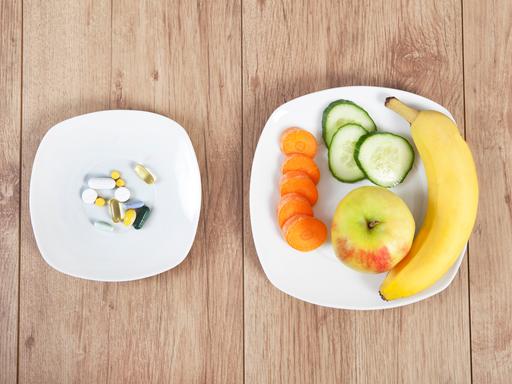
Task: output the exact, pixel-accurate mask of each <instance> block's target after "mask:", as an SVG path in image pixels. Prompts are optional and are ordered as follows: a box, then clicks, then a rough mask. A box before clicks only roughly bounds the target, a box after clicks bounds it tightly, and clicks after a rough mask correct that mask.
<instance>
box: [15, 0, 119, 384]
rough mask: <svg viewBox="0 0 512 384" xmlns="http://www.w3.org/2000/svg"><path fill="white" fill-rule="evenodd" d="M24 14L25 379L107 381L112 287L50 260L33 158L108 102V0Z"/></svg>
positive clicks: (42, 6) (40, 7)
mask: <svg viewBox="0 0 512 384" xmlns="http://www.w3.org/2000/svg"><path fill="white" fill-rule="evenodd" d="M23 13H24V14H23V25H24V30H23V41H24V47H23V75H24V77H23V101H22V102H23V128H22V130H23V135H22V137H23V140H22V148H23V151H22V152H23V156H22V167H23V169H22V205H21V207H22V212H21V215H22V217H21V229H22V232H21V272H20V273H21V281H20V341H19V343H20V351H19V353H20V355H19V381H20V382H21V383H35V382H40V383H70V382H91V383H93V382H94V383H98V382H105V381H106V379H107V373H108V369H107V368H108V348H109V346H108V345H107V343H106V340H107V339H108V324H109V321H108V317H109V314H110V312H111V311H112V310H111V309H110V307H109V305H110V302H109V300H108V295H107V293H108V291H109V289H110V287H109V286H107V285H106V284H100V283H94V282H87V281H83V280H79V279H74V278H71V277H68V276H66V275H64V274H61V273H59V272H57V271H55V270H53V269H52V268H50V267H49V266H48V265H47V264H46V263H45V262H44V260H43V259H42V258H41V256H40V254H39V251H38V250H37V246H36V244H35V241H34V237H33V233H32V228H31V224H30V218H29V209H28V196H29V179H30V173H31V167H32V162H33V158H34V155H35V152H36V149H37V146H38V145H39V142H40V140H41V138H42V137H43V135H44V134H45V133H46V131H47V130H48V129H49V128H50V127H51V126H52V125H54V124H55V123H57V122H59V121H61V120H64V119H66V118H69V117H71V116H74V115H78V114H82V113H87V112H91V111H95V110H100V109H107V108H108V106H109V96H110V1H92V0H90V1H82V2H69V1H65V0H58V1H32V0H28V1H25V3H24V7H23Z"/></svg>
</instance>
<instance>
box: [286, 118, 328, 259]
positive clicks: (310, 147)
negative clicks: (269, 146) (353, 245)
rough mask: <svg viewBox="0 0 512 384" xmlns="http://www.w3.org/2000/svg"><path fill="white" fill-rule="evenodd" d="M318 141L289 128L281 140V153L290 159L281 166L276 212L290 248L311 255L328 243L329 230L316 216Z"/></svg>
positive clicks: (297, 129) (294, 128)
mask: <svg viewBox="0 0 512 384" xmlns="http://www.w3.org/2000/svg"><path fill="white" fill-rule="evenodd" d="M316 149H317V142H316V139H315V137H314V136H313V135H312V134H311V133H309V132H308V131H306V130H304V129H301V128H296V127H293V128H288V129H286V130H285V131H284V132H283V134H282V136H281V151H282V152H283V153H284V154H285V155H287V156H286V159H285V161H284V163H283V166H282V169H281V170H282V173H283V175H282V176H281V180H280V182H279V192H280V194H281V200H280V202H279V205H278V208H277V217H278V221H279V226H280V227H281V228H282V231H283V236H284V238H285V240H286V241H287V242H288V244H289V245H290V246H291V247H293V248H295V249H297V250H299V251H303V252H308V251H312V250H314V249H316V248H318V247H319V246H320V245H322V244H323V243H324V242H325V240H326V239H327V228H326V226H325V224H324V223H323V222H321V221H320V220H318V219H316V218H315V217H314V216H313V208H312V207H313V205H315V203H316V202H317V200H318V190H317V188H316V184H317V183H318V181H319V180H320V170H319V169H318V166H317V165H316V163H315V161H314V160H313V157H314V156H315V154H316Z"/></svg>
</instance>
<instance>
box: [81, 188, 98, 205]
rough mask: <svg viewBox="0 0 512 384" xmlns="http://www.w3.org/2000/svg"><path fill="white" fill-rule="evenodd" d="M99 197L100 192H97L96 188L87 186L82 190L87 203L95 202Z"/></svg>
mask: <svg viewBox="0 0 512 384" xmlns="http://www.w3.org/2000/svg"><path fill="white" fill-rule="evenodd" d="M97 197H98V192H96V191H95V190H94V189H91V188H87V189H84V191H83V192H82V200H83V201H84V203H86V204H93V203H94V202H95V201H96V198H97Z"/></svg>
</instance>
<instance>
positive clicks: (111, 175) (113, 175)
mask: <svg viewBox="0 0 512 384" xmlns="http://www.w3.org/2000/svg"><path fill="white" fill-rule="evenodd" d="M110 177H111V178H113V179H114V180H117V179H119V178H120V177H121V172H119V171H112V173H111V174H110Z"/></svg>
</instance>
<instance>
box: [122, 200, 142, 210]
mask: <svg viewBox="0 0 512 384" xmlns="http://www.w3.org/2000/svg"><path fill="white" fill-rule="evenodd" d="M123 205H124V207H125V208H126V209H136V208H140V207H142V206H144V202H143V201H140V200H135V199H134V200H128V201H127V202H126V203H124V204H123Z"/></svg>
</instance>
